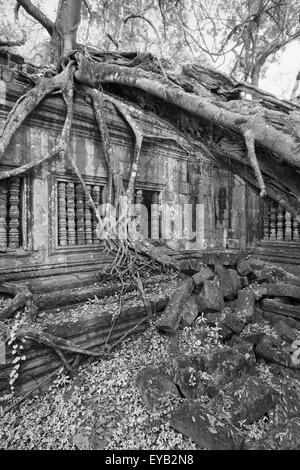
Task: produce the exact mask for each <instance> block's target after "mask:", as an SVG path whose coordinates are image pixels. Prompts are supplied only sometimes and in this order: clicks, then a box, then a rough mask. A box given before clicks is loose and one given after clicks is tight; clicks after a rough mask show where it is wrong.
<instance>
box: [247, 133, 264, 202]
mask: <svg viewBox="0 0 300 470" xmlns="http://www.w3.org/2000/svg"><path fill="white" fill-rule="evenodd" d="M244 137H245V143H246V147H247V151H248V157H249V160H250V162H251V166H252V168H253V171H254V174H255V176H256V179H257V182H258V185H259V187H260V197H265V196H267V190H266V185H265V182H264V180H263V177H262V174H261V171H260V168H259V165H258V161H257V158H256V153H255V136H254V134H253V132H252V131H250V130H247V131H245V133H244Z"/></svg>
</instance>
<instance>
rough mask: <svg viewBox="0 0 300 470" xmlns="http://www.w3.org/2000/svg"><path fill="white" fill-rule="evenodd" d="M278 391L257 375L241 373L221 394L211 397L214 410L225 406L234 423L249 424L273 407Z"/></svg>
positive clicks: (277, 397) (276, 400)
mask: <svg viewBox="0 0 300 470" xmlns="http://www.w3.org/2000/svg"><path fill="white" fill-rule="evenodd" d="M278 399H279V395H278V393H277V392H276V391H275V390H274V389H273V388H272V387H270V386H269V385H267V384H266V383H265V382H263V381H262V380H260V379H258V378H257V377H253V376H250V375H242V376H241V377H240V378H238V379H236V380H233V381H232V382H231V383H229V385H227V386H226V387H225V388H224V389H223V392H222V394H219V395H218V396H216V397H215V398H214V399H213V406H214V409H216V410H222V409H224V408H226V412H227V414H229V415H230V420H231V421H232V422H233V423H234V424H238V423H239V422H240V421H243V422H245V423H246V424H251V423H254V422H255V421H257V420H258V419H260V418H261V417H262V416H264V414H265V413H267V412H268V411H269V410H271V409H272V408H274V407H275V405H276V404H277V402H278Z"/></svg>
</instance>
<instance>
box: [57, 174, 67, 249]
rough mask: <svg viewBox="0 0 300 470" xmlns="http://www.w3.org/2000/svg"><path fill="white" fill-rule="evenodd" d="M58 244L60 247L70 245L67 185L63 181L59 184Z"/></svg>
mask: <svg viewBox="0 0 300 470" xmlns="http://www.w3.org/2000/svg"><path fill="white" fill-rule="evenodd" d="M58 244H59V246H66V245H67V244H68V236H67V202H66V183H64V182H63V181H59V182H58Z"/></svg>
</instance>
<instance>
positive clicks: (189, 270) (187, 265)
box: [179, 258, 206, 275]
mask: <svg viewBox="0 0 300 470" xmlns="http://www.w3.org/2000/svg"><path fill="white" fill-rule="evenodd" d="M202 268H206V266H205V265H204V264H203V260H202V259H200V258H189V259H183V260H180V261H179V269H180V271H181V272H182V273H185V274H189V275H192V274H196V273H197V272H199V271H200V270H201V269H202Z"/></svg>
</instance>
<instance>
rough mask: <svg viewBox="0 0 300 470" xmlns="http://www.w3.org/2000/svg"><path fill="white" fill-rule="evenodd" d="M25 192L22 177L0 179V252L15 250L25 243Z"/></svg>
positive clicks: (24, 181)
mask: <svg viewBox="0 0 300 470" xmlns="http://www.w3.org/2000/svg"><path fill="white" fill-rule="evenodd" d="M25 192H26V178H24V177H13V178H10V179H7V180H3V181H0V252H6V251H8V250H16V249H18V248H21V247H23V246H24V245H25V233H24V232H25V230H24V225H25V223H26V221H25V220H24V217H23V211H24V204H25Z"/></svg>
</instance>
